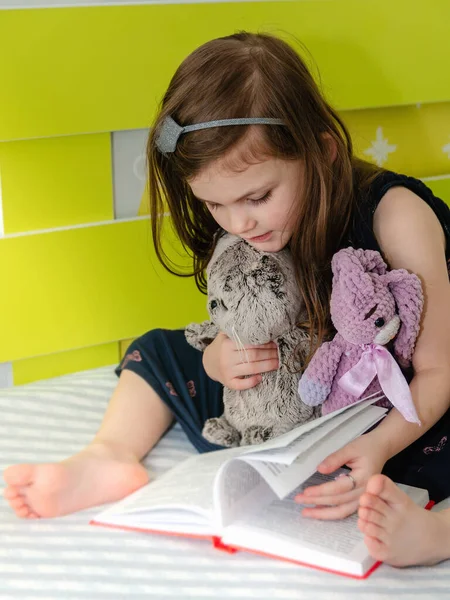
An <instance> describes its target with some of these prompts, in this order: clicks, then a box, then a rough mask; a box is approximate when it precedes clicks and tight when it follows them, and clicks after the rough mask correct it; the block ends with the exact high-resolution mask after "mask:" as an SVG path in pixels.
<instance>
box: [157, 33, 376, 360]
mask: <svg viewBox="0 0 450 600" xmlns="http://www.w3.org/2000/svg"><path fill="white" fill-rule="evenodd" d="M169 115H170V116H171V117H172V118H173V119H174V120H175V121H176V122H177V123H179V124H180V125H189V124H193V123H200V122H204V121H211V120H215V119H229V118H239V117H274V118H281V119H283V121H284V122H285V124H286V126H274V125H257V126H255V125H253V126H228V127H222V128H220V131H219V128H212V129H205V130H202V131H195V132H192V133H189V134H187V135H183V136H181V137H180V139H179V141H178V144H177V148H176V151H175V152H174V153H172V154H170V155H167V156H164V155H162V154H161V153H160V152H159V151H158V150H157V148H156V145H155V141H156V136H157V135H158V130H159V127H160V125H161V123H162V121H163V120H164V119H165V117H167V116H169ZM249 127H252V128H257V129H256V131H257V132H258V134H259V135H257V136H251V137H252V139H253V140H254V139H257V140H259V143H257V144H256V145H255V144H253V148H251V149H248V152H247V154H248V155H249V156H248V160H250V155H253V156H254V157H255V158H256V157H257V156H258V155H259V156H260V157H262V156H265V157H270V156H273V157H277V158H282V159H286V160H289V159H298V158H301V159H303V161H304V164H305V181H304V184H303V185H304V193H303V195H302V202H299V203H298V209H297V215H296V219H297V223H296V227H295V231H294V234H293V235H292V237H291V240H290V242H289V246H290V250H291V252H292V255H293V256H294V259H295V264H296V271H297V280H298V285H299V287H300V290H301V293H302V294H303V298H304V302H305V307H306V310H307V314H308V322H307V326H308V327H309V329H310V331H311V333H312V334H315V338H316V344H315V347H316V346H317V345H319V344H320V343H321V341H322V340H323V339H324V337H325V336H326V335H327V333H328V331H329V326H330V323H329V299H330V290H331V267H330V264H331V257H332V255H333V254H334V253H335V252H336V251H337V250H338V249H339V247H340V244H341V243H342V242H343V239H345V238H344V236H345V234H346V232H347V231H348V228H349V226H350V222H351V218H352V214H353V212H354V209H355V201H356V194H355V192H354V190H355V189H358V190H360V191H361V190H364V188H366V187H368V185H369V184H370V182H371V180H372V179H373V178H374V177H375V176H376V174H377V172H379V169H377V168H376V167H375V166H373V165H371V164H369V163H366V162H364V161H362V160H358V159H356V158H355V157H354V156H353V149H352V142H351V139H350V135H349V133H348V131H347V129H346V127H345V125H344V123H343V122H342V120H341V118H340V117H339V115H338V114H337V113H336V112H335V111H334V110H333V109H332V108H331V106H330V105H329V104H328V103H327V102H326V101H325V99H324V98H323V96H322V95H321V93H320V91H319V88H318V86H317V84H316V83H315V81H314V79H313V77H312V75H311V74H310V72H309V70H308V68H307V66H306V64H305V62H304V61H303V60H302V59H301V58H300V56H299V55H298V54H297V53H296V52H295V51H294V50H293V49H292V48H291V46H290V45H289V44H287V43H286V42H284V41H282V40H281V39H279V38H277V37H274V36H272V35H267V34H254V33H247V32H242V33H238V34H235V35H231V36H228V37H224V38H218V39H215V40H212V41H210V42H207V43H206V44H204V45H203V46H201V47H200V48H198V49H197V50H195V51H194V52H193V53H192V54H190V55H189V56H188V57H187V58H186V59H185V60H184V62H183V63H182V64H181V66H180V67H179V68H178V70H177V71H176V73H175V75H174V77H173V78H172V81H171V82H170V85H169V88H168V90H167V92H166V94H165V96H164V98H163V101H162V105H161V109H160V112H159V114H158V117H157V119H156V122H155V123H154V126H153V128H152V130H151V133H150V136H149V141H148V148H147V154H148V169H149V193H150V212H151V224H152V233H153V242H154V246H155V250H156V254H157V256H158V258H159V260H160V261H161V263H162V264H163V265H164V266H165V267H166V269H168V270H169V271H170V272H171V273H174V274H176V275H181V276H194V277H195V279H196V283H197V286H198V287H199V289H200V290H201V291H203V292H204V291H205V288H206V280H205V267H206V265H207V263H208V261H209V259H210V257H211V254H212V252H213V249H214V239H215V233H216V232H217V231H218V225H217V223H216V222H215V221H214V219H213V217H212V216H211V213H210V211H209V210H208V208H207V206H206V204H205V203H203V202H200V201H198V200H197V199H196V198H195V196H194V195H193V193H192V191H191V189H190V186H189V184H188V181H189V180H190V179H191V178H193V177H195V175H196V174H198V173H199V172H200V171H201V169H202V168H204V167H205V166H206V165H208V164H210V163H211V162H213V161H215V160H217V159H219V158H223V157H224V155H226V154H227V153H229V151H230V150H231V149H232V148H233V147H235V146H236V145H237V144H238V143H239V142H240V141H242V140H243V138H244V136H245V135H247V134H248V133H249ZM254 130H255V129H254ZM327 137H328V141H327ZM330 138H332V140H333V141H334V145H335V147H336V157H335V158H334V160H331V159H330V150H329V148H330V144H329V139H330ZM166 210H169V211H170V215H171V218H172V226H173V228H174V229H175V231H176V234H177V235H178V237H179V238H180V240H181V243H182V244H183V246H184V248H185V250H186V251H187V252H188V253H189V254H190V255H191V257H192V262H193V264H192V266H193V268H192V269H191V270H190V271H189V272H181V271H180V269H179V268H178V267H177V265H175V264H174V263H173V261H172V260H171V259H170V258H169V256H168V254H167V253H166V251H165V249H164V247H163V244H162V237H163V236H162V229H163V214H164V212H165V211H166ZM313 349H314V348H311V351H313Z"/></svg>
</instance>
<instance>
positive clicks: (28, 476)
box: [3, 442, 148, 519]
mask: <svg viewBox="0 0 450 600" xmlns="http://www.w3.org/2000/svg"><path fill="white" fill-rule="evenodd" d="M3 477H4V479H5V481H6V483H7V487H6V489H5V498H6V499H7V501H8V502H9V504H10V506H11V508H13V510H14V511H15V513H16V515H17V516H18V517H22V518H31V519H36V518H39V517H59V516H61V515H66V514H68V513H73V512H76V511H79V510H83V509H85V508H89V507H91V506H96V505H98V504H104V503H106V502H114V501H116V500H120V499H121V498H123V497H124V496H126V495H127V494H130V493H131V492H133V491H134V490H136V489H138V488H139V487H141V486H143V485H145V484H146V483H147V482H148V474H147V471H146V470H145V469H144V467H143V466H142V465H141V464H140V463H139V462H138V460H137V458H136V457H134V456H133V455H130V454H126V453H124V452H123V451H121V450H120V449H118V448H117V447H115V446H114V445H112V444H108V443H103V442H95V443H92V444H91V445H90V446H87V447H86V448H85V449H84V450H82V451H81V452H80V453H79V454H76V455H75V456H73V457H71V458H69V459H67V460H64V461H62V462H60V463H54V464H41V465H33V464H26V465H14V466H12V467H9V468H7V469H6V470H5V472H4V474H3Z"/></svg>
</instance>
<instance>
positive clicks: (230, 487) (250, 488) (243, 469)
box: [214, 460, 276, 529]
mask: <svg viewBox="0 0 450 600" xmlns="http://www.w3.org/2000/svg"><path fill="white" fill-rule="evenodd" d="M275 497H276V496H275V494H274V492H273V490H272V489H271V487H270V486H269V485H268V483H267V482H266V481H265V479H264V478H263V477H261V475H260V473H259V472H258V470H256V469H254V468H253V466H252V465H250V464H248V463H247V462H245V461H240V460H231V461H228V462H226V463H225V464H224V465H223V466H222V468H221V469H220V471H219V473H218V476H217V478H216V482H215V486H214V505H215V507H216V518H217V523H218V527H219V528H220V529H222V528H223V527H225V526H227V525H229V524H230V523H232V522H233V521H234V520H235V519H237V518H238V516H239V515H241V514H244V513H246V512H247V510H254V509H255V508H256V507H259V506H260V505H265V504H268V503H269V502H271V501H272V500H273V499H274V498H275Z"/></svg>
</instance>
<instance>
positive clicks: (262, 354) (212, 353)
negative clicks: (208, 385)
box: [203, 333, 278, 390]
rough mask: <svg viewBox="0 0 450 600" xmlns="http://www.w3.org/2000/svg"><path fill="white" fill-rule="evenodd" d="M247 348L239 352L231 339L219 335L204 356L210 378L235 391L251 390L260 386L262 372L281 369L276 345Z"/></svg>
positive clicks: (204, 363)
mask: <svg viewBox="0 0 450 600" xmlns="http://www.w3.org/2000/svg"><path fill="white" fill-rule="evenodd" d="M245 349H246V351H245V352H244V351H243V350H241V349H238V348H237V346H236V344H235V343H234V342H233V341H232V340H231V339H230V338H229V337H227V336H226V335H225V334H224V333H219V335H218V336H217V337H216V339H215V340H214V341H213V342H212V343H211V344H210V345H209V346H208V347H207V348H206V350H205V351H204V353H203V366H204V367H205V371H206V373H207V375H208V376H209V377H211V379H214V380H215V381H219V382H220V383H221V384H222V385H225V386H226V387H228V388H231V389H233V390H247V389H249V388H252V387H254V386H255V385H258V383H260V381H261V373H266V372H267V371H276V369H278V349H277V345H276V344H275V342H269V343H268V344H264V345H261V346H245ZM247 360H248V361H249V362H246V361H247Z"/></svg>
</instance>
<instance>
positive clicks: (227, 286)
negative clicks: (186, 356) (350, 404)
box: [186, 234, 320, 446]
mask: <svg viewBox="0 0 450 600" xmlns="http://www.w3.org/2000/svg"><path fill="white" fill-rule="evenodd" d="M207 275H208V312H209V315H210V317H211V320H210V321H205V322H204V323H201V324H197V323H193V324H191V325H189V326H188V327H187V328H186V339H187V341H188V342H189V343H190V344H191V345H192V346H194V347H195V348H197V349H198V350H204V349H205V348H206V346H207V345H208V344H209V343H210V342H211V341H212V340H213V339H214V338H215V337H216V335H217V334H218V332H219V331H222V332H224V333H226V335H227V336H228V337H230V338H231V339H234V340H235V342H236V345H237V346H238V347H240V348H242V347H243V346H244V345H259V344H265V343H267V342H270V341H275V342H276V343H277V346H278V356H279V363H280V366H279V369H278V370H277V371H272V372H269V373H263V374H262V381H261V383H259V384H258V385H257V386H255V387H253V388H251V389H249V390H242V391H239V390H232V389H229V388H226V387H225V388H224V396H223V402H224V414H223V415H222V416H221V417H219V418H215V419H209V420H208V421H207V422H206V423H205V426H204V429H203V436H204V437H205V438H206V439H207V440H209V441H210V442H213V443H215V444H220V445H222V446H239V445H247V444H257V443H260V442H263V441H265V440H267V439H270V438H272V437H275V436H277V435H280V434H282V433H285V432H286V431H289V430H290V429H292V428H293V427H294V426H296V425H299V424H301V423H304V422H306V421H308V420H310V419H312V418H314V417H315V416H318V415H319V414H320V409H319V410H318V409H315V408H312V407H309V406H306V405H305V404H304V403H303V402H302V401H301V400H300V398H299V395H298V381H299V374H298V370H299V369H298V368H296V367H298V365H295V364H294V350H295V348H296V347H297V346H299V347H300V349H301V350H303V352H304V353H305V355H306V353H307V351H308V349H309V343H310V340H309V337H308V336H307V335H306V334H305V333H304V332H303V331H302V330H301V329H299V328H298V327H297V326H296V323H297V322H298V319H299V317H300V316H301V313H302V307H303V304H302V300H301V297H300V294H299V291H298V286H297V284H296V279H295V273H294V268H293V264H292V259H291V256H290V253H289V251H288V250H282V251H281V252H277V253H268V252H260V251H258V250H256V249H255V248H253V247H252V246H250V245H249V244H248V243H247V242H245V241H244V240H242V239H241V238H239V237H236V236H231V235H229V234H226V235H223V236H222V237H221V238H220V239H219V240H218V243H217V246H216V249H215V252H214V254H213V257H212V259H211V261H210V263H209V265H208V268H207ZM241 355H242V362H245V360H246V353H245V350H243V349H242V350H241Z"/></svg>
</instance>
